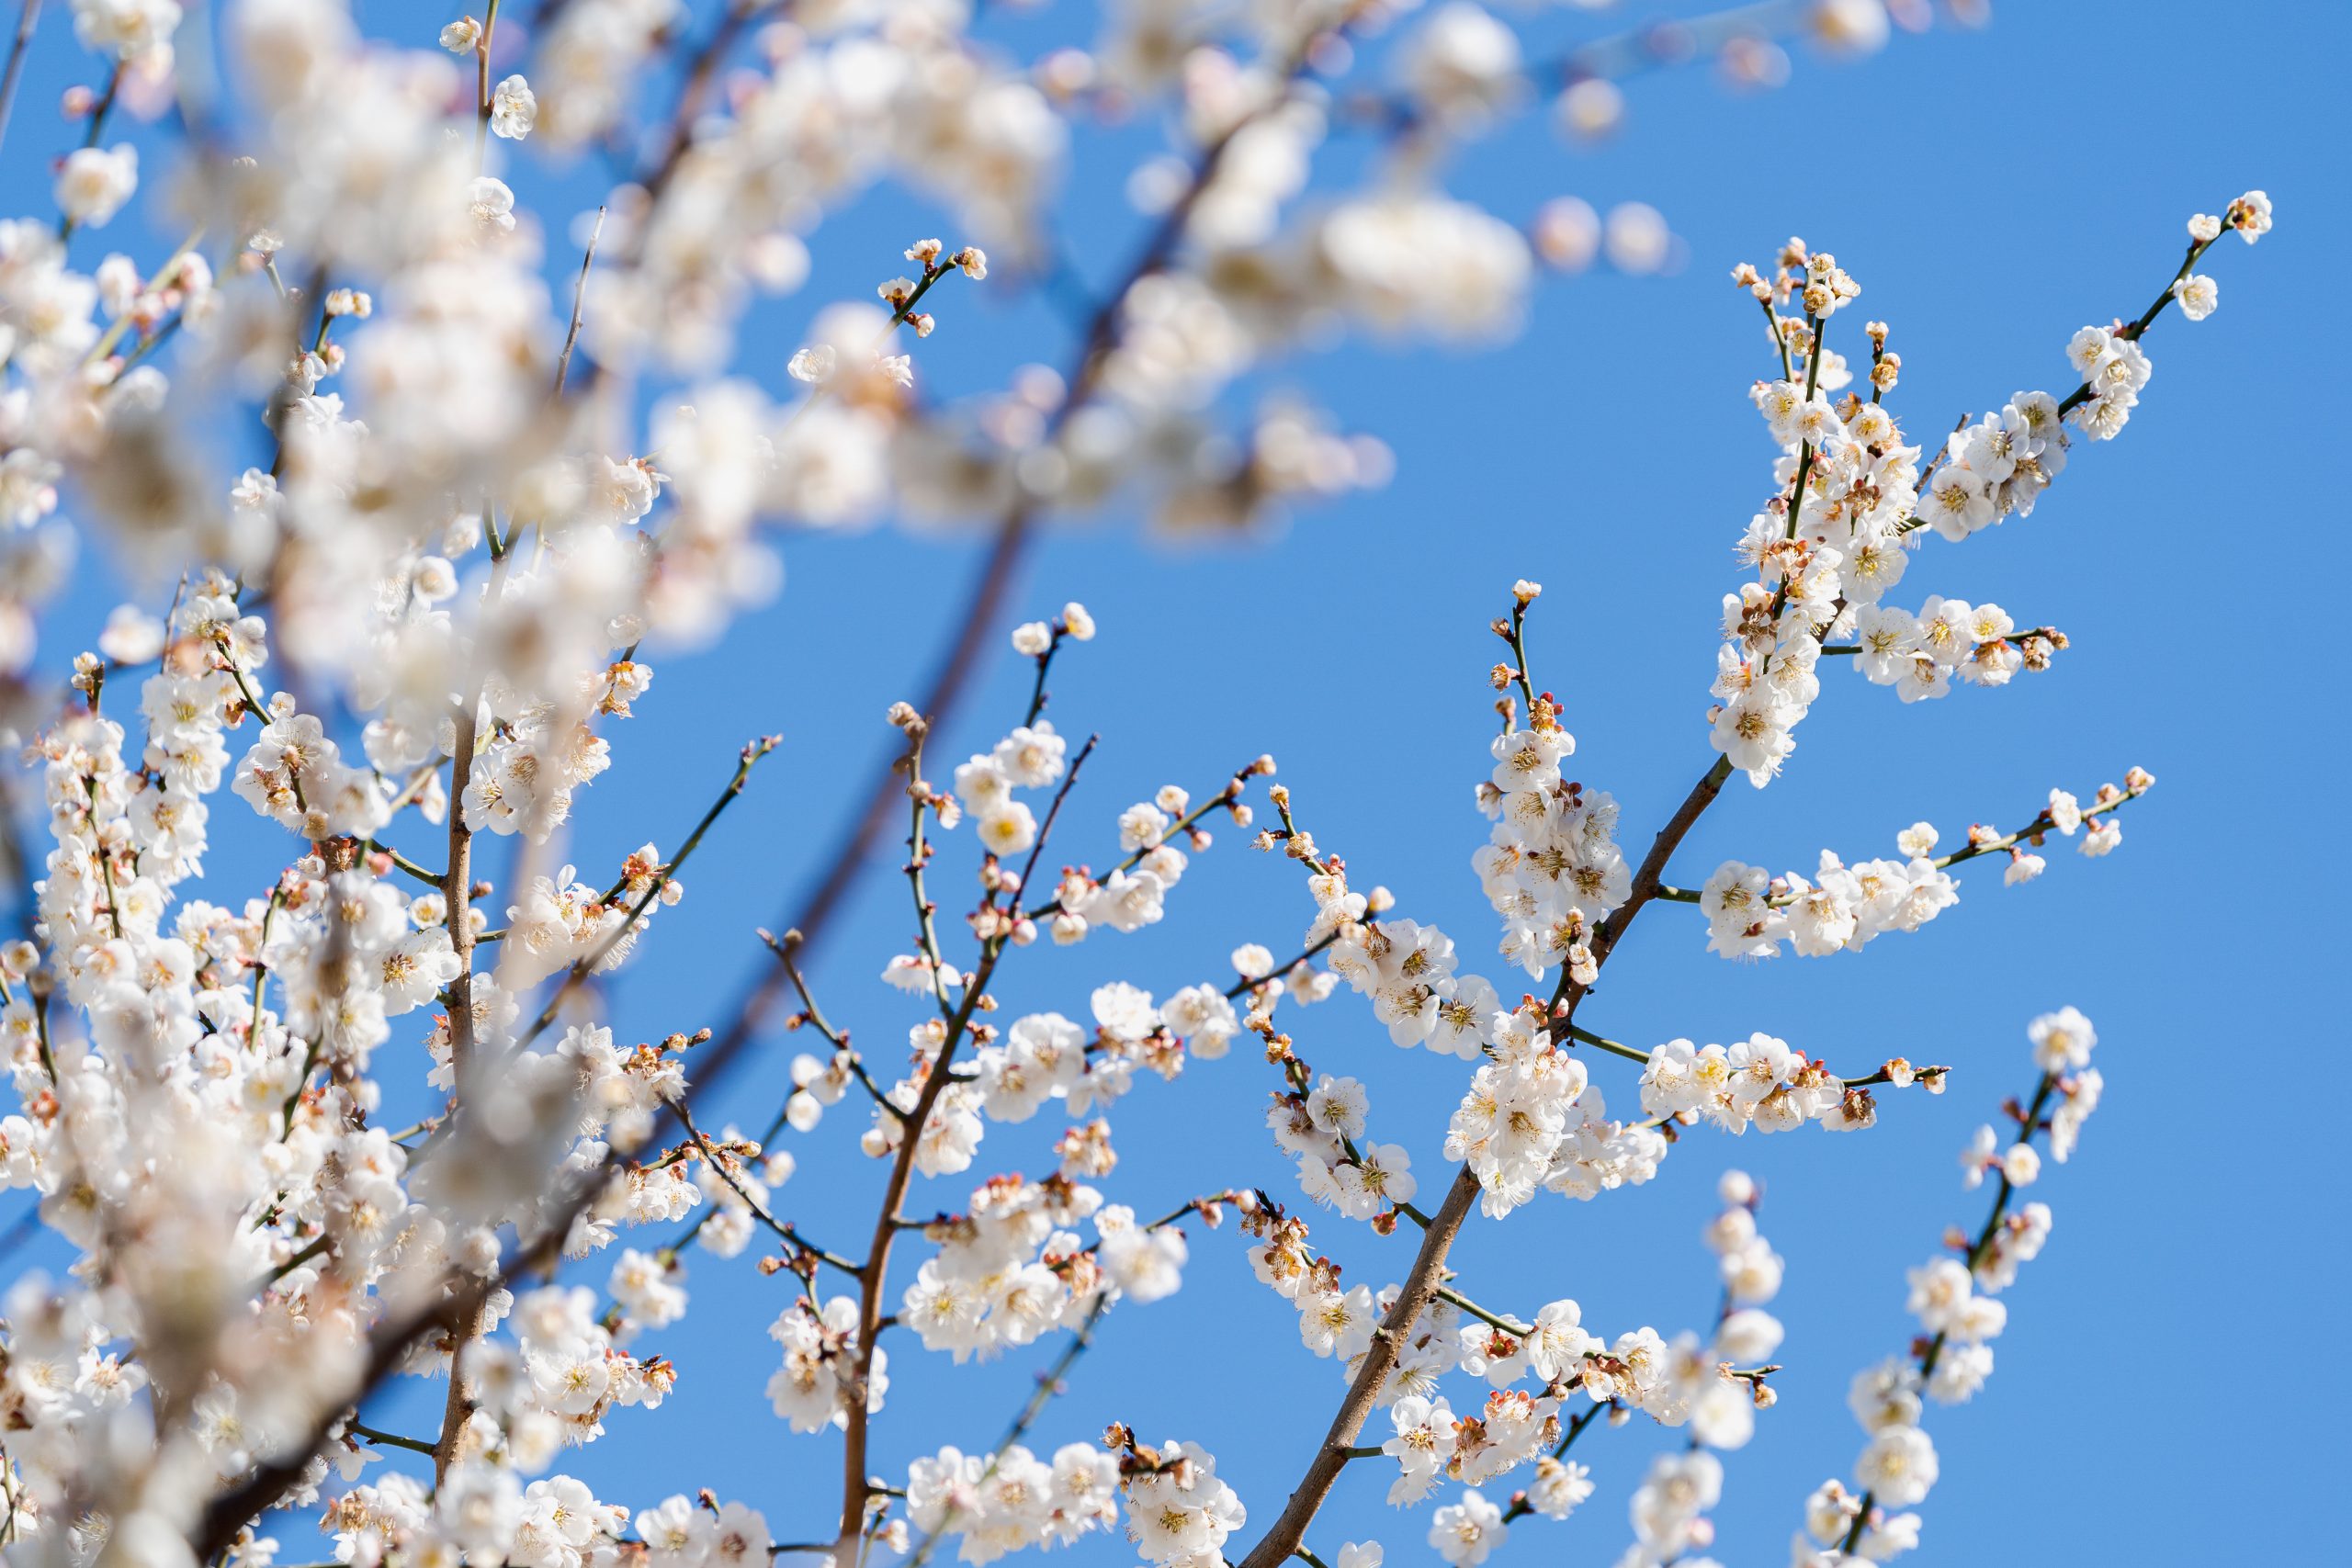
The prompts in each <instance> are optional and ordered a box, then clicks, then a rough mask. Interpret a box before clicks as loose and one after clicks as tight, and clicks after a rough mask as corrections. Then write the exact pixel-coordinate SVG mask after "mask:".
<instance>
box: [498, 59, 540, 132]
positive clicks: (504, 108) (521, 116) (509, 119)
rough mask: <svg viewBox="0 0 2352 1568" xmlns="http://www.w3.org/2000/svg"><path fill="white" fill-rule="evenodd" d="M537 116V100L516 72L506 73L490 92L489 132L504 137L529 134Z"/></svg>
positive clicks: (529, 87)
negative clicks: (514, 73)
mask: <svg viewBox="0 0 2352 1568" xmlns="http://www.w3.org/2000/svg"><path fill="white" fill-rule="evenodd" d="M538 118H539V100H538V99H537V97H535V96H532V93H531V85H530V84H529V83H528V82H526V81H525V80H523V78H522V76H521V75H520V74H516V75H513V76H509V77H507V78H506V79H505V80H504V81H503V82H501V83H499V84H498V86H497V88H496V90H495V91H493V92H492V94H491V96H490V133H491V134H492V136H497V137H502V138H503V139H504V140H506V141H522V140H523V139H524V138H525V137H526V136H528V135H530V134H531V127H532V125H533V124H535V123H536V122H537V119H538Z"/></svg>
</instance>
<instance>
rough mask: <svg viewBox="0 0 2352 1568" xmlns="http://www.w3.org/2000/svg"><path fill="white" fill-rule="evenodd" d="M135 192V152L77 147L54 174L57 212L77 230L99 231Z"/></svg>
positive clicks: (124, 147) (125, 145) (124, 145)
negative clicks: (78, 228) (73, 224)
mask: <svg viewBox="0 0 2352 1568" xmlns="http://www.w3.org/2000/svg"><path fill="white" fill-rule="evenodd" d="M138 188H139V149H137V148H136V147H133V146H132V145H130V143H129V142H128V141H120V142H117V143H116V144H115V145H114V146H112V147H110V148H97V147H77V148H75V149H74V151H73V152H69V153H67V154H66V157H65V164H64V166H63V167H62V168H61V169H59V170H58V172H57V209H58V210H59V211H60V212H62V213H63V214H65V216H66V217H67V218H68V219H70V220H72V221H73V222H74V223H75V224H76V225H77V226H79V227H82V228H85V229H97V228H103V227H104V226H105V225H106V221H107V219H109V218H112V217H113V216H114V215H115V214H116V213H118V212H119V211H121V210H122V204H123V203H124V202H127V201H129V200H130V197H131V193H132V192H133V191H136V190H137V189H138Z"/></svg>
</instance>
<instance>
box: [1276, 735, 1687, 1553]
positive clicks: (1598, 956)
mask: <svg viewBox="0 0 2352 1568" xmlns="http://www.w3.org/2000/svg"><path fill="white" fill-rule="evenodd" d="M1729 777H1731V763H1730V761H1728V760H1727V759H1724V758H1720V757H1719V758H1717V759H1716V760H1715V764H1714V766H1713V767H1711V768H1709V769H1708V770H1707V772H1706V773H1705V774H1704V775H1703V776H1702V777H1701V778H1700V780H1699V782H1698V783H1697V784H1694V785H1692V786H1691V793H1690V794H1689V795H1686V796H1684V797H1683V801H1682V804H1681V805H1680V806H1679V807H1676V808H1675V811H1674V815H1673V816H1672V817H1670V818H1668V819H1667V823H1666V826H1665V827H1663V828H1661V829H1658V834H1657V839H1655V840H1652V842H1651V844H1650V851H1649V853H1648V854H1647V855H1645V856H1644V857H1643V860H1642V864H1641V869H1640V870H1639V871H1637V872H1635V873H1634V883H1633V886H1632V888H1631V889H1630V890H1629V891H1628V893H1627V894H1626V897H1625V902H1624V903H1623V904H1622V905H1620V906H1619V907H1618V908H1617V910H1616V912H1615V913H1614V914H1612V915H1611V916H1610V917H1609V919H1607V920H1605V921H1603V922H1602V923H1601V926H1600V931H1598V932H1597V933H1595V935H1594V938H1593V942H1592V957H1593V963H1594V964H1595V965H1599V964H1603V963H1605V962H1607V960H1608V957H1609V954H1610V953H1611V952H1612V951H1614V950H1615V948H1616V946H1617V943H1618V942H1619V941H1621V940H1622V939H1623V936H1624V934H1625V931H1626V929H1627V928H1628V927H1630V926H1631V925H1632V924H1633V923H1634V917H1635V916H1637V915H1639V914H1640V913H1641V911H1642V907H1643V906H1644V905H1645V904H1646V903H1648V902H1649V901H1650V900H1651V899H1652V898H1654V897H1657V888H1658V884H1659V881H1660V879H1661V878H1663V877H1664V876H1665V874H1666V866H1667V863H1668V861H1669V860H1671V859H1672V858H1673V855H1674V852H1675V849H1676V848H1677V847H1678V846H1679V844H1680V843H1681V842H1682V840H1683V839H1684V837H1685V836H1686V835H1688V834H1689V833H1690V831H1691V828H1692V826H1693V825H1695V824H1696V823H1697V822H1698V820H1699V818H1700V817H1701V816H1702V815H1703V814H1704V813H1705V811H1706V809H1707V807H1710V806H1712V805H1713V804H1714V802H1715V798H1716V796H1717V795H1720V794H1722V792H1723V786H1724V780H1726V779H1728V778H1729ZM1588 990H1589V987H1584V986H1578V985H1577V984H1576V983H1575V982H1574V981H1572V980H1571V979H1570V978H1569V977H1568V976H1567V973H1566V968H1565V966H1564V967H1563V969H1562V972H1561V976H1560V986H1559V989H1558V990H1557V991H1556V992H1555V993H1554V998H1553V1001H1554V1013H1555V1018H1554V1022H1553V1026H1552V1027H1553V1031H1554V1032H1555V1033H1565V1032H1566V1031H1567V1029H1568V1027H1569V1024H1570V1021H1572V1020H1573V1019H1574V1018H1575V1016H1576V1010H1577V1003H1578V1002H1580V1001H1582V1000H1583V999H1584V997H1585V994H1586V992H1587V991H1588ZM1477 1197H1478V1179H1477V1177H1476V1176H1475V1175H1474V1174H1473V1173H1472V1172H1471V1169H1470V1168H1469V1167H1468V1166H1467V1165H1464V1167H1463V1168H1461V1169H1460V1170H1458V1171H1456V1172H1455V1173H1454V1177H1453V1185H1452V1186H1451V1187H1449V1188H1447V1189H1446V1193H1445V1201H1444V1203H1443V1204H1442V1205H1441V1206H1440V1207H1439V1209H1438V1212H1437V1213H1436V1214H1435V1215H1434V1216H1433V1217H1432V1218H1431V1219H1430V1224H1429V1228H1428V1230H1427V1231H1426V1232H1425V1233H1424V1234H1423V1235H1422V1237H1421V1249H1420V1251H1419V1253H1418V1254H1416V1255H1415V1256H1414V1258H1413V1267H1412V1270H1411V1272H1409V1273H1408V1274H1407V1275H1406V1277H1405V1283H1404V1287H1403V1289H1402V1291H1401V1292H1399V1294H1398V1295H1397V1304H1396V1306H1395V1307H1393V1308H1392V1309H1390V1311H1389V1314H1388V1315H1387V1316H1386V1317H1385V1318H1384V1319H1382V1320H1381V1325H1380V1330H1379V1332H1378V1333H1377V1334H1375V1335H1374V1337H1373V1342H1372V1349H1371V1350H1370V1351H1369V1352H1368V1353H1367V1354H1366V1355H1365V1357H1364V1360H1363V1368H1362V1369H1361V1370H1360V1371H1358V1372H1357V1373H1356V1377H1355V1381H1354V1382H1351V1383H1350V1384H1349V1385H1348V1393H1347V1397H1346V1398H1345V1399H1343V1400H1341V1401H1340V1412H1339V1414H1338V1415H1337V1416H1334V1417H1333V1418H1332V1421H1331V1429H1330V1430H1329V1432H1328V1433H1326V1434H1325V1436H1324V1438H1323V1442H1322V1444H1321V1446H1320V1447H1318V1448H1317V1450H1315V1457H1314V1458H1313V1459H1312V1460H1311V1461H1308V1463H1307V1467H1306V1475H1305V1476H1304V1477H1302V1478H1301V1479H1300V1481H1299V1483H1298V1487H1297V1489H1296V1490H1295V1491H1294V1492H1293V1493H1292V1494H1291V1495H1290V1501H1289V1503H1288V1504H1287V1505H1286V1506H1284V1507H1283V1513H1282V1517H1280V1518H1278V1519H1276V1520H1275V1521H1274V1525H1273V1528H1272V1529H1269V1530H1268V1531H1267V1532H1266V1533H1265V1535H1264V1536H1263V1537H1261V1539H1260V1540H1259V1542H1258V1544H1257V1545H1256V1546H1254V1547H1252V1548H1250V1555H1249V1556H1248V1557H1246V1558H1244V1559H1243V1560H1242V1562H1241V1568H1282V1564H1283V1562H1286V1561H1288V1559H1289V1558H1290V1557H1291V1556H1292V1554H1293V1553H1295V1552H1296V1551H1297V1550H1298V1548H1299V1544H1300V1542H1301V1541H1303V1540H1305V1539H1306V1527H1307V1526H1308V1525H1309V1524H1310V1523H1312V1522H1313V1521H1314V1518H1315V1515H1316V1511H1317V1509H1319V1508H1320V1507H1321V1506H1323V1499H1324V1498H1325V1497H1326V1496H1328V1495H1329V1494H1330V1491H1331V1486H1332V1483H1334V1482H1336V1481H1338V1480H1339V1477H1340V1471H1341V1470H1342V1469H1344V1468H1345V1467H1346V1465H1347V1462H1348V1450H1349V1449H1350V1448H1351V1447H1352V1446H1353V1444H1354V1442H1355V1438H1356V1433H1357V1432H1358V1430H1359V1429H1361V1428H1362V1427H1363V1419H1364V1416H1365V1415H1366V1413H1368V1412H1369V1411H1370V1410H1371V1408H1372V1403H1373V1400H1374V1398H1375V1397H1376V1396H1377V1395H1378V1393H1379V1392H1380V1387H1381V1384H1382V1383H1383V1382H1385V1381H1386V1380H1387V1377H1388V1374H1389V1372H1390V1371H1391V1370H1392V1369H1393V1368H1394V1367H1395V1366H1396V1364H1397V1347H1398V1346H1400V1345H1401V1344H1402V1343H1403V1342H1404V1338H1405V1336H1406V1335H1407V1334H1408V1333H1409V1332H1410V1331H1411V1329H1412V1326H1413V1323H1414V1320H1415V1319H1416V1318H1418V1317H1419V1315H1420V1314H1421V1310H1422V1308H1424V1307H1426V1306H1427V1305H1428V1304H1429V1301H1430V1296H1431V1295H1433V1294H1434V1293H1435V1292H1436V1290H1437V1287H1438V1284H1439V1277H1440V1275H1441V1274H1442V1272H1443V1270H1444V1267H1445V1256H1446V1253H1447V1251H1448V1250H1449V1249H1450V1248H1451V1247H1453V1237H1454V1234H1455V1233H1456V1232H1457V1231H1459V1230H1460V1229H1461V1228H1462V1222H1463V1219H1464V1217H1465V1216H1466V1215H1467V1214H1468V1213H1469V1212H1470V1205H1471V1204H1472V1203H1473V1202H1475V1201H1477Z"/></svg>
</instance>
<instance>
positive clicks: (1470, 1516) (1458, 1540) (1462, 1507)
mask: <svg viewBox="0 0 2352 1568" xmlns="http://www.w3.org/2000/svg"><path fill="white" fill-rule="evenodd" d="M1509 1539H1510V1526H1509V1525H1507V1524H1505V1523H1503V1511H1502V1509H1500V1508H1499V1507H1497V1506H1495V1505H1494V1504H1492V1503H1489V1502H1488V1501H1487V1499H1486V1498H1485V1497H1483V1496H1481V1495H1479V1494H1478V1493H1477V1492H1476V1491H1475V1490H1472V1489H1468V1488H1465V1489H1464V1491H1463V1494H1462V1498H1461V1500H1460V1501H1459V1502H1456V1503H1453V1504H1449V1505H1448V1506H1445V1507H1442V1508H1440V1509H1438V1510H1437V1512H1436V1513H1434V1514H1432V1515H1430V1546H1431V1547H1433V1548H1435V1549H1436V1551H1437V1554H1438V1555H1439V1556H1440V1557H1442V1558H1444V1559H1445V1560H1446V1562H1449V1563H1451V1564H1453V1568H1477V1565H1478V1564H1479V1563H1481V1562H1485V1561H1486V1560H1487V1554H1488V1553H1489V1552H1491V1551H1494V1550H1495V1548H1497V1547H1498V1546H1500V1545H1501V1544H1502V1543H1503V1542H1504V1541H1506V1540H1509Z"/></svg>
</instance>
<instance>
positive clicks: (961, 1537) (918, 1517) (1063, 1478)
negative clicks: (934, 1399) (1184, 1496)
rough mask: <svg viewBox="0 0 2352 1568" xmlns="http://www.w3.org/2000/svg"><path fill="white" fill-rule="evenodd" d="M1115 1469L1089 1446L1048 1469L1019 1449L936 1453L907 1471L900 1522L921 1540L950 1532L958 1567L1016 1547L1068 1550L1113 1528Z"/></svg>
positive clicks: (1059, 1453) (1062, 1453)
mask: <svg viewBox="0 0 2352 1568" xmlns="http://www.w3.org/2000/svg"><path fill="white" fill-rule="evenodd" d="M1119 1490H1120V1488H1119V1467H1118V1461H1116V1460H1115V1459H1114V1458H1113V1457H1112V1456H1111V1455H1110V1454H1109V1453H1106V1452H1104V1451H1103V1450H1102V1449H1101V1448H1100V1447H1098V1446H1096V1445H1094V1444H1092V1443H1067V1444H1064V1445H1063V1446H1062V1447H1060V1448H1058V1449H1056V1450H1054V1456H1053V1460H1052V1461H1051V1462H1050V1463H1049V1462H1047V1461H1045V1460H1042V1459H1039V1458H1038V1457H1037V1456H1036V1455H1035V1454H1033V1453H1031V1452H1030V1451H1029V1450H1027V1449H1025V1448H1023V1447H1022V1446H1021V1445H1020V1444H1019V1443H1012V1444H1010V1445H1008V1446H1007V1447H1006V1448H1005V1449H1004V1450H1002V1451H1001V1452H999V1453H997V1454H994V1455H991V1456H983V1455H980V1454H967V1453H965V1452H963V1451H962V1450H957V1449H954V1448H944V1449H941V1450H939V1452H938V1453H936V1454H935V1455H933V1456H931V1457H929V1458H927V1459H919V1460H917V1461H914V1463H913V1464H911V1465H910V1466H909V1467H908V1470H907V1516H908V1517H909V1519H910V1520H911V1521H912V1523H913V1525H914V1527H915V1528H916V1529H919V1530H922V1532H923V1533H924V1534H925V1535H927V1536H933V1537H937V1536H940V1535H943V1534H947V1533H953V1534H954V1535H955V1536H956V1537H957V1539H958V1543H959V1551H958V1552H957V1556H958V1557H959V1558H960V1559H961V1560H962V1561H963V1562H975V1563H978V1562H995V1561H996V1560H997V1559H998V1558H1000V1557H1001V1556H1003V1555H1004V1554H1005V1553H1006V1552H1008V1551H1019V1550H1021V1549H1022V1548H1023V1547H1055V1546H1069V1545H1070V1544H1072V1543H1073V1542H1075V1541H1077V1540H1080V1538H1081V1537H1083V1536H1086V1535H1089V1534H1091V1533H1092V1532H1093V1531H1096V1530H1107V1529H1111V1528H1112V1527H1114V1526H1115V1525H1116V1524H1117V1523H1118V1522H1119V1503H1118V1496H1119Z"/></svg>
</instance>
